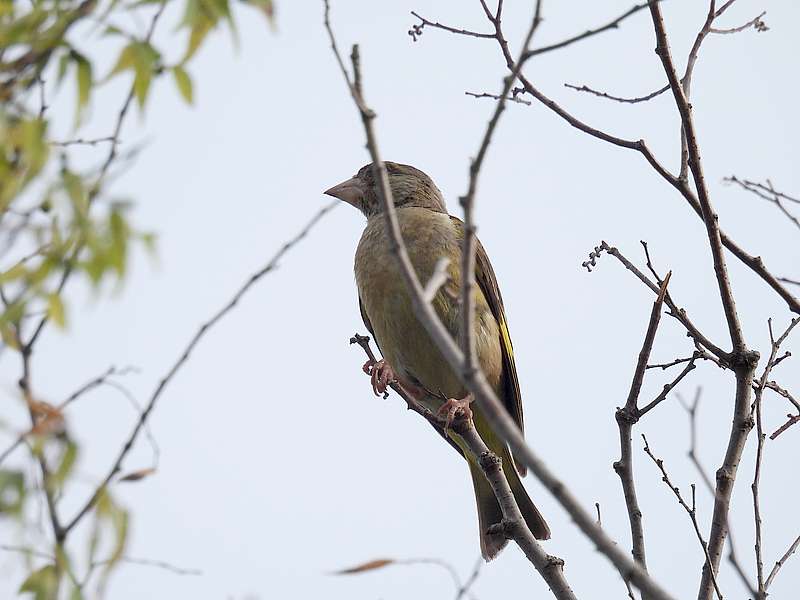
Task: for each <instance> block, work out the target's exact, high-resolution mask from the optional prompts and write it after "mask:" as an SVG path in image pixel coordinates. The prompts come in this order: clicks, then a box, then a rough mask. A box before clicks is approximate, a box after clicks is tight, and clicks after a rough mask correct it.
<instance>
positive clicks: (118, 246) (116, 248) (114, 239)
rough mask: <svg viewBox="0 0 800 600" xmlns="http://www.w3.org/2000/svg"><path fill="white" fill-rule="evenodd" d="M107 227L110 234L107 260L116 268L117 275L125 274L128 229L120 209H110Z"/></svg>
mask: <svg viewBox="0 0 800 600" xmlns="http://www.w3.org/2000/svg"><path fill="white" fill-rule="evenodd" d="M108 229H109V233H110V235H111V240H110V241H111V245H110V248H109V260H110V263H111V265H112V266H113V267H114V269H115V270H116V272H117V275H119V276H120V277H122V276H123V275H125V264H126V262H127V258H128V237H129V234H130V229H129V227H128V223H127V222H126V221H125V217H123V216H122V211H121V210H118V209H117V210H112V211H111V214H110V215H109V223H108Z"/></svg>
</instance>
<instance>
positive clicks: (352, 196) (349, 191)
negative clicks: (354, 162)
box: [325, 177, 364, 209]
mask: <svg viewBox="0 0 800 600" xmlns="http://www.w3.org/2000/svg"><path fill="white" fill-rule="evenodd" d="M325 193H326V194H327V195H328V196H333V197H334V198H338V199H339V200H344V201H345V202H347V203H348V204H351V205H353V206H355V207H356V208H359V209H360V208H361V201H362V200H363V199H364V187H363V185H362V183H361V180H360V179H358V178H356V177H351V178H350V179H348V180H347V181H343V182H342V183H340V184H338V185H335V186H333V187H332V188H330V189H329V190H325Z"/></svg>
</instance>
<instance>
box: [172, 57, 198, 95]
mask: <svg viewBox="0 0 800 600" xmlns="http://www.w3.org/2000/svg"><path fill="white" fill-rule="evenodd" d="M172 75H173V77H174V78H175V85H177V86H178V91H179V92H180V93H181V96H183V99H184V100H185V101H186V103H187V104H192V101H193V91H192V79H191V77H189V74H188V73H187V72H186V69H184V68H183V67H181V66H180V65H178V66H175V67H172Z"/></svg>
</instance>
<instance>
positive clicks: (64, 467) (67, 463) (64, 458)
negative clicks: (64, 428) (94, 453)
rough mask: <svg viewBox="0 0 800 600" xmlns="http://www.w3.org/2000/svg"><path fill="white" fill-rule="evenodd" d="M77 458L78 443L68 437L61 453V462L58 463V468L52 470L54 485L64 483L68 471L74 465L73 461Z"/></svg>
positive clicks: (70, 471) (69, 471)
mask: <svg viewBox="0 0 800 600" xmlns="http://www.w3.org/2000/svg"><path fill="white" fill-rule="evenodd" d="M77 458H78V445H77V444H76V443H75V442H73V441H72V440H69V439H68V440H67V442H66V444H65V445H64V452H63V454H62V455H61V462H60V463H59V465H58V468H57V469H56V470H55V471H54V472H53V482H54V483H55V484H56V485H58V486H62V485H64V482H65V481H66V480H67V478H68V477H69V475H70V473H72V469H73V467H75V461H76V460H77Z"/></svg>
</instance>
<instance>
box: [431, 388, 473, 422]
mask: <svg viewBox="0 0 800 600" xmlns="http://www.w3.org/2000/svg"><path fill="white" fill-rule="evenodd" d="M471 402H472V394H467V395H466V396H464V397H463V398H461V399H456V398H450V399H449V400H447V401H446V402H445V403H444V404H442V405H441V406H440V407H439V410H437V411H436V416H438V417H444V428H445V430H448V429H450V424H451V423H452V422H453V420H454V419H455V418H456V416H459V417H463V418H464V419H471V418H472V410H471V409H470V407H469V405H470V403H471ZM459 411H461V415H459V414H458V413H459Z"/></svg>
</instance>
